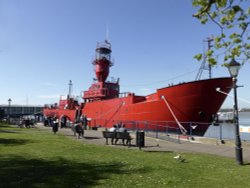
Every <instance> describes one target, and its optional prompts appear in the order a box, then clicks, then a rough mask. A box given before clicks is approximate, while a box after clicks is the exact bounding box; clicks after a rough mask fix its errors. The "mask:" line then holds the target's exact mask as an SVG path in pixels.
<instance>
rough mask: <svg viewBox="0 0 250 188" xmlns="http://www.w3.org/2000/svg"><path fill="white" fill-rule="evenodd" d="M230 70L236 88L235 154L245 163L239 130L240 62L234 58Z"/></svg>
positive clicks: (238, 161)
mask: <svg viewBox="0 0 250 188" xmlns="http://www.w3.org/2000/svg"><path fill="white" fill-rule="evenodd" d="M228 70H229V73H230V75H231V77H232V81H233V90H234V124H235V154H236V161H237V163H238V164H239V165H242V164H243V159H242V148H241V140H240V131H239V113H238V102H237V87H238V86H237V76H238V73H239V70H240V63H238V62H237V61H235V59H234V58H233V59H232V60H231V62H230V63H229V64H228Z"/></svg>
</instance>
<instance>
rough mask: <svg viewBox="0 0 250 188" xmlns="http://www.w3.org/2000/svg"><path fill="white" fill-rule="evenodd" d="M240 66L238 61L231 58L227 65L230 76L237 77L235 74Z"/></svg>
mask: <svg viewBox="0 0 250 188" xmlns="http://www.w3.org/2000/svg"><path fill="white" fill-rule="evenodd" d="M240 67H241V65H240V63H238V62H237V61H235V59H234V58H233V59H232V60H231V62H230V63H229V64H228V67H227V68H228V71H229V73H230V75H231V77H233V78H237V76H238V74H239V70H240Z"/></svg>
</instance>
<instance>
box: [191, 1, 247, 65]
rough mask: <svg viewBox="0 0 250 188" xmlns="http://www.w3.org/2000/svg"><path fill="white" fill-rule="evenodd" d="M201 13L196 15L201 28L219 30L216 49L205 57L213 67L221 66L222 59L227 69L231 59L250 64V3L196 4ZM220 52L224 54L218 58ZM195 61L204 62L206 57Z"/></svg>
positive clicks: (213, 2) (213, 48) (215, 38)
mask: <svg viewBox="0 0 250 188" xmlns="http://www.w3.org/2000/svg"><path fill="white" fill-rule="evenodd" d="M192 3H193V6H194V7H196V8H198V11H197V12H196V13H195V14H193V16H194V17H195V18H197V19H198V20H199V21H200V22H201V24H207V23H209V22H211V23H213V24H215V25H216V26H218V29H219V30H218V31H219V32H218V34H217V35H216V36H214V38H213V39H214V45H213V47H212V48H211V49H210V50H208V51H207V52H206V54H205V56H206V57H207V60H208V63H209V64H210V65H216V64H218V62H217V61H218V59H217V58H218V56H219V55H222V56H223V58H224V64H225V65H226V64H227V63H229V62H230V61H231V59H233V58H235V59H240V60H241V63H242V64H244V63H246V62H249V61H250V30H249V27H250V26H249V25H250V18H249V16H250V0H193V2H192ZM217 52H220V53H219V54H217ZM194 58H196V59H197V60H199V61H200V60H201V59H202V58H203V57H202V54H197V55H196V56H195V57H194Z"/></svg>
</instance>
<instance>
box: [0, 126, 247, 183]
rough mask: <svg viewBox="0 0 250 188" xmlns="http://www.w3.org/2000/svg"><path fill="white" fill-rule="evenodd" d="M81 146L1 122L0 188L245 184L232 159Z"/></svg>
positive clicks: (244, 168) (242, 171)
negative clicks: (182, 157) (177, 157)
mask: <svg viewBox="0 0 250 188" xmlns="http://www.w3.org/2000/svg"><path fill="white" fill-rule="evenodd" d="M175 155H176V154H175V153H172V152H143V151H139V150H129V149H120V148H115V147H107V146H96V145H91V144H84V143H82V142H78V141H76V140H72V139H69V138H67V137H65V136H63V135H60V134H58V135H53V134H52V133H51V132H47V131H45V130H39V129H20V128H13V127H6V126H5V127H4V126H1V125H0V169H1V170H0V187H60V188H61V187H142V186H143V187H181V188H183V187H185V188H188V187H220V188H221V187H240V188H242V187H249V178H250V175H249V171H250V166H249V165H244V166H238V165H237V164H235V160H234V159H228V158H224V157H217V156H212V155H205V154H204V155H203V154H192V153H183V154H182V156H184V158H186V162H184V163H179V162H176V161H175V160H174V159H173V157H174V156H175Z"/></svg>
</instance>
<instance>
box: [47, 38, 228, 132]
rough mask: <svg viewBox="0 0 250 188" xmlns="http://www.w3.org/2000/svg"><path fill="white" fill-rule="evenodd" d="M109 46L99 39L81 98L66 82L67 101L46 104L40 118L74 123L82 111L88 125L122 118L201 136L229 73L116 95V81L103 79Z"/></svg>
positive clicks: (130, 126)
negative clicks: (92, 70) (92, 73)
mask: <svg viewBox="0 0 250 188" xmlns="http://www.w3.org/2000/svg"><path fill="white" fill-rule="evenodd" d="M111 52H112V51H111V44H110V43H109V42H108V41H105V42H104V43H98V44H97V48H96V55H95V60H94V61H93V63H92V64H93V65H94V67H95V74H96V82H95V83H93V84H92V85H91V86H90V88H89V89H88V91H84V94H83V96H82V98H83V102H82V103H80V104H79V103H78V102H77V101H75V100H74V99H73V98H72V97H71V85H72V83H71V82H70V87H69V88H70V89H69V94H68V96H67V98H66V99H61V100H60V102H59V105H58V106H54V107H48V106H47V107H45V108H44V115H45V116H47V117H48V116H50V117H52V116H56V117H57V118H59V119H60V118H61V117H62V116H65V117H67V119H68V120H69V121H72V122H74V121H76V120H77V119H79V117H80V116H81V115H86V116H87V117H88V119H89V126H104V127H111V126H112V125H113V124H115V123H117V122H123V123H125V124H126V127H127V128H128V129H147V130H156V129H157V130H162V131H163V130H166V127H168V128H169V127H170V128H173V129H175V128H176V129H180V130H181V132H183V133H184V132H188V131H190V127H192V128H193V129H192V133H193V134H199V135H203V134H204V133H205V131H206V130H207V128H208V126H209V125H210V124H211V122H212V121H213V117H214V116H215V115H216V114H217V112H218V110H219V109H220V107H221V105H222V104H223V102H224V100H225V98H226V95H223V94H222V93H221V92H218V89H219V90H221V91H223V92H225V93H229V92H230V90H231V87H232V79H231V78H230V77H225V78H214V79H206V80H198V81H193V82H187V83H181V84H178V85H171V86H168V87H164V88H160V89H157V90H156V92H155V93H153V94H150V95H147V96H138V95H135V94H134V93H130V92H126V93H120V86H119V80H116V81H112V82H111V81H106V79H107V77H108V75H109V69H110V67H111V66H113V63H112V61H111Z"/></svg>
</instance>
